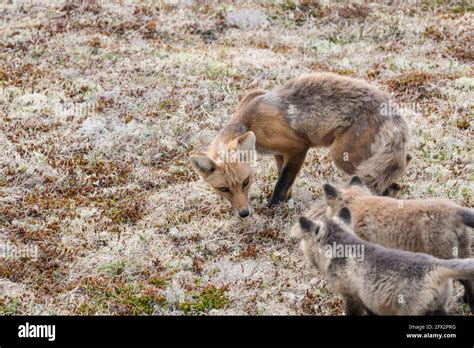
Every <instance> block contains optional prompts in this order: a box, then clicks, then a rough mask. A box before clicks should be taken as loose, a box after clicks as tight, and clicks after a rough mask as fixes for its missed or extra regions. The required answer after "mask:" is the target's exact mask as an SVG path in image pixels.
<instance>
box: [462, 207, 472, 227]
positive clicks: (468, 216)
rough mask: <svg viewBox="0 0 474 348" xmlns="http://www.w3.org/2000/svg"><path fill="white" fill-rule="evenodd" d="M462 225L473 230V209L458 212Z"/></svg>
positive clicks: (463, 209)
mask: <svg viewBox="0 0 474 348" xmlns="http://www.w3.org/2000/svg"><path fill="white" fill-rule="evenodd" d="M458 214H459V215H460V216H461V219H462V222H463V223H464V225H466V226H469V227H473V228H474V209H470V208H461V209H460V210H459V212H458Z"/></svg>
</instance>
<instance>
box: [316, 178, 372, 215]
mask: <svg viewBox="0 0 474 348" xmlns="http://www.w3.org/2000/svg"><path fill="white" fill-rule="evenodd" d="M323 191H324V196H325V199H326V204H327V206H328V207H329V208H330V209H329V212H330V214H332V215H334V213H335V212H338V211H340V210H341V209H342V208H344V207H347V206H348V205H349V204H350V203H351V202H352V201H353V199H354V198H356V197H359V196H369V195H371V193H370V190H369V189H368V188H367V186H365V185H364V183H363V182H362V180H361V179H360V178H359V177H358V176H353V177H352V179H351V181H350V182H349V185H348V186H347V187H346V188H342V189H338V188H336V187H334V186H332V185H330V184H324V185H323Z"/></svg>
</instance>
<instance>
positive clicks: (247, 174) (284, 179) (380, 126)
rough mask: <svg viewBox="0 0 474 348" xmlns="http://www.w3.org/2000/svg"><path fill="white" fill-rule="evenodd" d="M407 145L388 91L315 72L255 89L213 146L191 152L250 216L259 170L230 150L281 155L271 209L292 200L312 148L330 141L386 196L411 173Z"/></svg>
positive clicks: (339, 161) (207, 176)
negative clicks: (250, 195)
mask: <svg viewBox="0 0 474 348" xmlns="http://www.w3.org/2000/svg"><path fill="white" fill-rule="evenodd" d="M407 143H408V127H407V124H406V122H405V120H404V119H403V117H402V116H401V115H400V114H398V113H397V112H396V109H394V108H392V107H390V95H389V94H388V93H386V92H383V91H381V90H380V89H378V88H376V87H374V86H371V85H369V84H367V83H366V82H364V81H361V80H356V79H353V78H349V77H344V76H340V75H337V74H332V73H313V74H309V75H305V76H301V77H299V78H296V79H294V80H291V81H289V82H288V83H286V84H285V85H284V86H281V87H278V88H276V89H274V90H272V91H269V92H266V91H263V90H256V91H252V92H250V93H249V94H247V95H246V96H245V97H244V98H243V99H242V101H241V102H240V105H239V106H238V107H237V110H236V112H235V114H234V115H233V116H232V117H231V119H230V120H229V122H228V123H227V125H226V126H224V128H223V129H222V130H221V131H220V132H219V134H218V135H217V136H216V137H215V138H214V140H213V141H212V143H211V145H210V147H209V150H208V151H207V152H200V153H193V154H191V164H192V166H193V167H194V169H195V170H196V171H197V173H198V174H199V175H200V176H201V177H202V178H203V179H204V180H205V181H206V182H207V183H209V184H210V185H211V186H212V187H213V188H214V189H215V190H216V191H217V193H219V194H220V195H221V196H223V197H224V198H226V199H227V200H229V202H230V203H231V205H232V207H233V209H234V210H235V211H236V212H238V214H239V215H240V216H241V217H246V216H248V215H250V214H251V213H252V206H251V204H250V202H249V198H248V192H249V188H250V186H251V183H252V169H251V167H250V163H248V162H246V161H239V160H235V159H236V158H240V157H239V156H229V154H235V153H239V152H240V153H249V152H251V151H255V150H257V151H259V152H267V153H271V154H272V155H273V156H274V158H275V162H276V165H277V169H278V181H277V183H276V186H275V189H274V191H273V194H272V197H271V199H270V201H269V202H268V204H267V206H268V207H271V206H273V205H275V204H277V203H278V202H280V201H282V200H286V199H288V198H289V196H290V195H291V187H292V185H293V183H294V180H295V178H296V175H297V174H298V172H299V171H300V169H301V166H302V164H303V162H304V159H305V157H306V153H307V152H308V150H309V148H311V147H329V150H330V153H331V156H332V158H333V160H334V162H335V164H336V166H337V167H338V168H339V169H341V170H342V171H344V172H345V173H347V174H350V175H353V174H356V175H358V176H360V177H361V178H362V179H363V180H364V182H365V183H366V185H367V186H368V187H369V188H370V189H371V191H372V192H373V193H375V194H382V193H384V191H386V190H387V189H388V188H389V187H390V185H391V184H392V183H394V182H395V181H396V179H397V178H398V177H399V176H400V175H402V174H403V173H404V171H405V168H406V165H407V160H408V158H407V157H408V156H407ZM230 159H231V160H230Z"/></svg>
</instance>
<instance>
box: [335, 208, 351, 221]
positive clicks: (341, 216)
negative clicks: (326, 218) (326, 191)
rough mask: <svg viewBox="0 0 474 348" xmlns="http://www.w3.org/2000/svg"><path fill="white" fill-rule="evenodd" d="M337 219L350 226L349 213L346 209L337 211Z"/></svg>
mask: <svg viewBox="0 0 474 348" xmlns="http://www.w3.org/2000/svg"><path fill="white" fill-rule="evenodd" d="M337 217H338V218H339V219H341V220H342V221H344V223H345V224H347V225H350V224H351V212H350V210H349V209H348V208H347V207H344V208H342V209H341V210H339V213H337Z"/></svg>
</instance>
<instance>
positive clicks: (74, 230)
mask: <svg viewBox="0 0 474 348" xmlns="http://www.w3.org/2000/svg"><path fill="white" fill-rule="evenodd" d="M392 3H393V4H392V5H386V4H383V3H382V2H379V3H373V4H369V5H364V4H359V3H356V2H350V3H349V2H345V3H335V2H331V1H320V2H319V3H318V2H317V1H312V0H300V1H292V0H285V1H279V2H259V3H258V4H255V3H254V2H251V1H248V2H245V1H239V2H238V3H237V4H236V3H231V2H223V1H219V2H217V1H205V2H203V1H197V0H194V1H193V0H189V1H181V2H180V3H178V2H166V1H151V0H150V1H127V0H121V1H119V0H114V1H98V0H95V1H92V0H88V1H82V2H78V1H68V2H64V1H46V0H38V1H27V0H24V1H22V0H16V1H15V0H11V1H1V2H0V17H1V18H2V22H1V23H0V37H1V40H0V48H1V49H0V87H1V89H0V91H1V93H0V243H2V245H3V252H4V255H5V254H6V255H7V256H8V257H6V258H5V257H4V258H3V259H2V260H0V313H1V314H7V315H11V314H113V315H125V314H132V315H141V314H158V315H159V314H202V313H206V314H291V315H301V314H311V315H340V314H342V313H343V310H342V302H341V298H340V297H338V296H337V295H335V294H334V293H333V292H332V291H331V289H330V287H328V285H327V283H326V281H325V279H324V278H323V277H321V276H320V275H319V274H318V273H317V272H316V271H314V270H312V269H310V268H309V266H308V264H307V263H306V261H305V260H304V259H303V255H302V252H301V250H300V248H299V245H298V242H297V240H295V239H294V238H293V237H291V236H290V235H289V230H290V228H291V226H292V225H293V224H294V222H295V221H296V219H297V217H298V216H299V214H300V213H302V212H303V211H304V210H305V209H306V208H307V207H308V206H309V205H310V204H311V202H312V201H313V200H315V199H317V198H319V197H321V185H322V184H323V183H324V182H332V183H340V182H342V181H344V180H345V178H344V176H343V175H342V174H341V172H340V171H338V170H337V169H336V168H335V167H334V165H333V164H332V162H331V160H330V158H329V156H328V153H327V151H326V150H312V151H311V152H310V154H309V156H308V158H307V161H306V164H305V165H304V167H303V169H302V171H301V173H300V174H299V176H298V178H297V181H296V184H295V187H294V189H293V199H292V200H291V201H289V202H288V203H285V204H282V205H280V206H278V207H277V208H276V209H274V210H272V211H267V210H266V209H264V208H263V207H264V205H265V203H266V201H267V199H268V198H269V196H270V194H271V191H272V189H273V186H274V184H275V181H276V169H275V166H274V164H273V160H272V159H271V158H269V157H262V158H261V159H260V160H259V161H258V164H257V165H256V171H257V178H256V182H255V184H254V186H253V188H252V191H251V196H252V202H253V205H254V207H256V213H255V214H254V215H253V216H252V217H250V218H247V219H239V218H237V217H235V216H233V215H232V214H231V213H230V211H229V207H228V204H227V202H224V201H222V200H221V199H220V198H219V197H218V196H217V194H215V193H213V192H211V190H210V188H209V187H207V186H206V185H205V184H204V183H203V182H202V181H200V180H199V178H198V177H197V175H196V174H195V173H194V172H193V171H192V169H191V167H190V165H189V162H188V154H189V153H190V152H191V151H198V150H203V149H205V148H206V146H207V144H208V143H209V142H210V140H211V139H212V137H213V136H214V135H215V134H216V132H217V131H218V130H219V129H220V128H221V127H222V126H223V125H224V124H225V122H226V120H227V119H228V118H229V116H230V115H231V114H232V113H233V111H234V110H235V108H236V106H237V104H238V102H239V100H240V98H241V97H242V96H243V95H244V94H245V93H246V92H247V91H249V90H251V89H253V88H264V89H270V88H272V87H274V86H277V85H280V84H283V83H284V82H285V81H287V80H289V79H291V78H294V77H296V76H299V75H301V74H304V73H309V72H313V71H332V72H336V73H339V74H344V75H348V76H353V77H358V78H362V79H365V80H367V81H369V82H371V83H373V84H375V85H378V86H379V87H380V88H382V89H384V90H387V91H389V92H391V93H392V94H393V96H394V98H395V99H396V101H397V102H398V103H399V104H400V105H401V107H402V111H403V113H404V116H405V117H406V119H407V121H408V123H409V126H410V127H411V137H412V143H411V151H410V153H411V155H412V156H413V160H412V161H411V164H410V166H409V168H408V172H407V173H406V175H405V176H404V177H403V178H402V179H401V181H400V184H401V185H402V188H403V189H402V192H401V197H402V198H408V197H410V198H416V197H445V198H449V199H451V200H453V201H454V202H456V203H458V204H461V205H464V206H468V207H472V206H473V204H474V197H473V182H474V174H473V169H474V168H473V136H474V125H473V117H472V116H473V105H474V104H473V101H474V98H473V91H474V71H473V64H472V63H473V59H474V53H473V51H472V37H473V35H474V28H473V23H474V15H473V7H472V5H469V1H464V2H463V1H457V2H456V1H451V2H448V1H416V2H414V1H407V2H402V1H394V2H392ZM7 248H9V249H7ZM22 251H23V254H21V252H22ZM20 254H21V255H20ZM462 292H463V290H462V288H461V287H460V286H458V285H457V284H455V294H454V296H453V298H452V301H451V303H450V311H451V313H453V314H467V313H468V308H467V306H466V305H463V304H462V302H461V299H460V297H461V296H462Z"/></svg>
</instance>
